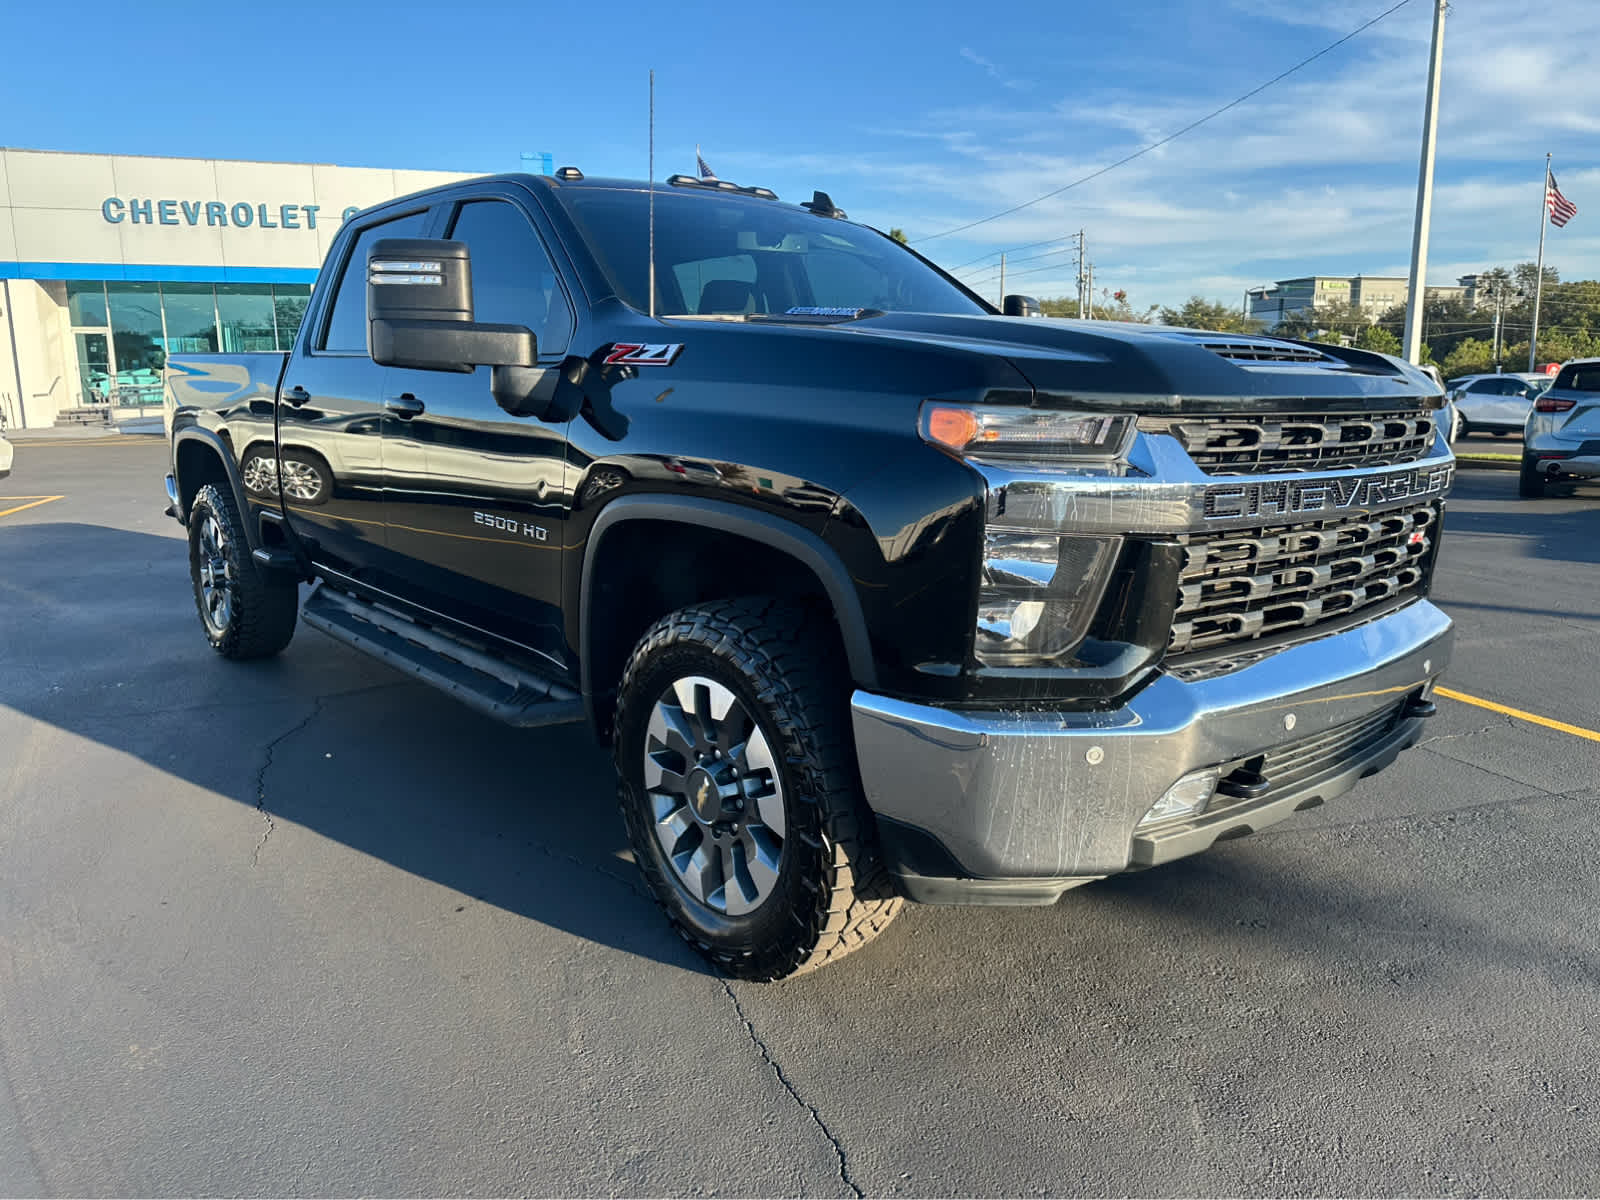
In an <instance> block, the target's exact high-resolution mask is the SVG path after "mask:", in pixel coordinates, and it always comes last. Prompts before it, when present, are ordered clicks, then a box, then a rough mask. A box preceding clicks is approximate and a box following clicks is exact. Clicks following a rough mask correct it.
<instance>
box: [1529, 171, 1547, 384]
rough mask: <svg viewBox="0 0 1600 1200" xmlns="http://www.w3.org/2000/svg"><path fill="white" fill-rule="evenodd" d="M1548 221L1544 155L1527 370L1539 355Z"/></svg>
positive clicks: (1530, 369)
mask: <svg viewBox="0 0 1600 1200" xmlns="http://www.w3.org/2000/svg"><path fill="white" fill-rule="evenodd" d="M1549 223H1550V156H1549V155H1548V154H1546V155H1545V156H1544V191H1542V192H1540V193H1539V269H1538V271H1537V272H1535V274H1534V283H1533V332H1532V333H1531V334H1530V335H1529V336H1528V370H1529V371H1532V370H1533V364H1534V360H1535V359H1537V358H1538V356H1539V302H1540V301H1541V300H1543V299H1544V227H1545V226H1546V225H1548V224H1549Z"/></svg>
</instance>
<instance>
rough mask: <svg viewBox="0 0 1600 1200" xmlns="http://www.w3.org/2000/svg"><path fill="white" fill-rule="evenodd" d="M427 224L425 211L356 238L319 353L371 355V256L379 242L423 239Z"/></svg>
mask: <svg viewBox="0 0 1600 1200" xmlns="http://www.w3.org/2000/svg"><path fill="white" fill-rule="evenodd" d="M427 223H428V212H427V210H426V209H424V210H423V211H422V212H416V213H409V214H407V215H406V216H403V217H396V218H395V219H394V220H392V221H384V222H383V223H382V224H379V225H369V226H368V227H367V228H365V229H363V230H362V231H361V232H360V233H359V234H357V235H356V244H355V248H354V249H353V250H351V252H350V257H349V258H348V259H347V260H346V261H345V266H344V274H343V275H342V276H340V278H339V290H338V291H337V292H335V293H334V297H333V315H332V316H331V317H330V318H329V319H328V328H327V332H326V333H324V334H323V336H322V344H321V345H320V346H319V347H318V349H320V350H333V351H340V352H344V353H350V352H355V353H357V354H365V353H366V352H367V255H368V254H369V253H371V251H372V243H373V242H375V241H377V240H378V239H379V238H389V237H421V236H422V234H423V231H424V230H425V229H426V228H427Z"/></svg>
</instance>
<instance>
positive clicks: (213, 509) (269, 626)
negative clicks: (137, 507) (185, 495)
mask: <svg viewBox="0 0 1600 1200" xmlns="http://www.w3.org/2000/svg"><path fill="white" fill-rule="evenodd" d="M208 518H210V519H215V521H216V523H217V526H218V527H219V528H220V529H221V531H222V533H223V535H224V541H223V544H222V546H221V551H222V557H223V559H224V560H225V561H226V564H227V578H228V584H229V590H230V596H229V610H228V616H227V620H226V621H225V622H222V623H221V625H220V627H219V625H218V624H217V623H216V622H214V621H213V620H212V618H211V616H210V615H209V613H208V610H207V607H206V602H205V598H204V593H203V590H202V583H201V559H202V557H203V551H202V549H201V538H202V534H201V530H202V527H203V526H204V525H205V522H206V521H207V519H208ZM189 580H190V583H191V584H192V587H193V591H194V603H195V610H196V612H197V613H198V614H199V617H200V628H201V630H202V631H204V633H205V635H206V641H208V642H210V643H211V648H212V649H213V650H215V651H216V652H217V653H218V654H220V655H222V656H223V657H224V658H231V659H238V660H244V659H251V658H269V657H271V656H272V655H274V654H276V653H278V651H280V650H282V649H283V648H284V647H285V646H287V645H288V644H289V639H290V638H292V637H293V636H294V624H295V618H296V616H297V615H298V612H299V606H300V594H299V586H298V581H297V580H295V579H294V578H293V577H292V576H289V575H286V574H284V573H283V572H281V571H269V570H264V569H263V568H262V567H260V566H258V565H257V563H256V561H255V560H254V559H253V558H251V557H250V543H249V541H248V540H247V539H246V538H245V534H244V522H243V521H242V520H241V519H240V517H239V508H238V506H237V505H236V504H235V503H234V499H233V496H232V495H231V494H230V493H229V492H228V491H227V490H226V489H224V488H221V487H218V486H216V485H215V484H210V483H208V484H206V485H205V486H204V487H202V488H201V489H200V490H199V492H197V493H196V494H195V498H194V503H193V504H191V505H190V508H189Z"/></svg>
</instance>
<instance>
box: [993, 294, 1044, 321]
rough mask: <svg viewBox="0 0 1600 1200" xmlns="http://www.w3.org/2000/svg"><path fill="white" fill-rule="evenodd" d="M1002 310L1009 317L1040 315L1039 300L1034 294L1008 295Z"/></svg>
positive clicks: (1001, 307)
mask: <svg viewBox="0 0 1600 1200" xmlns="http://www.w3.org/2000/svg"><path fill="white" fill-rule="evenodd" d="M1000 311H1001V312H1003V313H1004V314H1005V315H1006V316H1008V317H1040V316H1043V315H1044V314H1043V313H1042V312H1041V311H1040V309H1039V302H1038V301H1037V300H1035V299H1034V298H1033V297H1032V296H1007V297H1006V298H1005V302H1004V303H1002V304H1001V305H1000Z"/></svg>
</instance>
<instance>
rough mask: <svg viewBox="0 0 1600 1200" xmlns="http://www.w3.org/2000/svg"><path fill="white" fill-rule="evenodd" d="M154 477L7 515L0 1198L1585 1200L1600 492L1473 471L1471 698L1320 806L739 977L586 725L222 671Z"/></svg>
mask: <svg viewBox="0 0 1600 1200" xmlns="http://www.w3.org/2000/svg"><path fill="white" fill-rule="evenodd" d="M1491 440H1492V439H1491ZM1502 445H1503V443H1502ZM1512 448H1514V444H1513V447H1512ZM164 454H165V451H164V447H163V445H162V444H161V442H160V439H150V438H134V437H125V438H122V439H120V440H112V439H106V440H105V441H104V442H103V443H102V442H91V443H83V444H67V443H58V444H48V445H45V444H23V445H19V446H18V447H17V464H16V469H15V472H14V474H13V475H12V477H11V478H10V479H8V480H5V481H0V1193H5V1194H53V1195H99V1194H188V1193H205V1194H222V1195H227V1194H268V1195H297V1194H332V1193H337V1194H357V1193H360V1194H398V1195H409V1194H456V1193H494V1194H509V1193H528V1194H612V1193H640V1194H662V1193H665V1194H713V1193H716V1194H732V1195H741V1194H768V1193H804V1194H810V1195H821V1196H835V1195H842V1196H850V1195H858V1194H866V1195H894V1194H946V1195H948V1194H967V1193H980V1194H1009V1195H1022V1194H1035V1193H1038V1194H1055V1193H1075V1194H1081V1193H1092V1194H1126V1193H1135V1194H1152V1193H1154V1194H1160V1193H1179V1194H1193V1193H1208V1194H1286V1193H1319V1194H1462V1195H1465V1194H1483V1193H1493V1194H1524V1195H1527V1194H1549V1195H1560V1194H1582V1193H1592V1192H1593V1191H1594V1189H1595V1186H1596V1180H1597V1179H1600V1137H1597V1134H1596V1129H1597V1127H1600V1071H1597V1065H1600V1019H1597V1014H1600V920H1597V919H1596V912H1597V909H1600V871H1597V870H1596V865H1597V864H1600V832H1597V827H1596V820H1595V817H1596V812H1597V805H1600V735H1596V734H1595V733H1593V732H1592V731H1597V730H1600V683H1597V680H1600V489H1590V490H1588V491H1586V492H1580V493H1578V494H1577V495H1575V496H1568V497H1552V498H1549V499H1545V500H1541V501H1520V500H1518V499H1517V498H1516V483H1517V478H1516V475H1515V474H1514V473H1509V472H1463V474H1462V475H1461V476H1460V479H1459V483H1458V485H1457V488H1456V492H1455V495H1454V498H1453V500H1452V502H1451V506H1450V512H1449V516H1448V519H1447V531H1448V532H1447V536H1446V540H1445V543H1444V551H1443V561H1442V566H1441V570H1440V573H1439V576H1438V581H1437V586H1436V597H1437V598H1438V599H1439V600H1440V602H1441V603H1442V604H1443V605H1444V606H1445V607H1446V608H1447V609H1448V610H1449V611H1450V612H1451V613H1452V614H1453V615H1454V616H1455V618H1456V619H1457V621H1458V622H1459V635H1458V637H1459V640H1458V642H1457V648H1456V656H1455V659H1454V662H1453V664H1452V667H1451V671H1450V675H1449V679H1448V684H1449V687H1450V688H1451V690H1452V692H1453V693H1454V694H1455V695H1456V696H1460V697H1466V698H1467V699H1446V700H1441V701H1440V708H1441V713H1440V715H1439V716H1438V717H1437V718H1436V719H1435V727H1434V728H1433V729H1431V730H1430V733H1429V736H1428V739H1427V741H1426V742H1425V744H1424V745H1423V746H1421V747H1420V748H1419V749H1417V750H1414V751H1412V752H1410V753H1408V754H1407V755H1405V756H1403V757H1402V759H1401V761H1400V762H1399V763H1398V764H1397V765H1396V767H1395V768H1393V769H1392V770H1391V771H1389V772H1386V773H1385V774H1383V775H1381V776H1378V777H1376V778H1374V779H1370V780H1367V781H1366V782H1365V783H1363V784H1362V785H1361V786H1360V787H1359V788H1358V789H1357V790H1356V791H1355V792H1353V793H1351V794H1350V795H1348V796H1346V797H1344V798H1343V799H1341V800H1339V801H1337V802H1335V803H1333V804H1330V805H1328V806H1326V807H1324V808H1321V809H1317V810H1315V811H1312V812H1308V813H1303V814H1300V815H1299V816H1298V817H1296V818H1294V819H1293V820H1292V821H1290V822H1289V823H1287V824H1285V825H1281V826H1278V827H1276V828H1275V829H1274V830H1272V831H1268V832H1266V833H1263V834H1260V835H1257V836H1255V837H1251V838H1246V839H1243V840H1240V841H1234V842H1230V843H1226V844H1224V845H1221V846H1219V847H1217V848H1216V849H1214V850H1213V851H1211V852H1210V853H1208V854H1206V855H1203V856H1201V857H1199V858H1195V859H1191V860H1188V861H1185V862H1182V863H1178V864H1175V865H1172V866H1168V867H1165V868H1161V869H1158V870H1154V871H1150V872H1146V873H1143V874H1139V875H1132V876H1126V877H1122V878H1119V879H1115V880H1111V881H1107V882H1104V883H1101V884H1097V885H1091V886H1089V887H1087V888H1083V889H1081V890H1079V891H1076V892H1071V893H1068V895H1067V896H1066V897H1065V898H1064V899H1063V900H1062V902H1061V903H1059V904H1058V905H1056V906H1055V907H1053V908H1047V909H1022V910H986V909H931V908H922V909H915V908H914V909H912V910H910V911H909V912H908V913H907V914H906V915H905V916H903V917H902V918H901V920H900V921H899V923H898V924H897V925H896V926H895V928H894V929H893V930H891V931H890V932H889V933H888V934H887V935H885V936H884V937H883V938H882V939H880V940H879V941H878V942H877V943H875V944H874V945H873V946H871V947H869V948H868V949H866V950H864V951H862V952H861V953H859V954H857V955H855V956H853V957H851V958H850V959H848V960H846V961H845V962H844V963H842V964H840V965H838V966H836V967H832V968H829V969H827V970H824V971H822V972H820V973H818V974H816V975H812V976H808V977H803V978H801V979H799V980H795V981H792V982H789V983H785V984H779V985H772V986H759V985H749V984H734V985H731V986H730V985H729V984H727V983H725V982H724V981H722V980H721V979H719V978H717V977H715V976H714V975H712V974H709V973H708V972H707V970H706V969H705V968H704V966H703V965H702V964H701V961H700V960H699V959H698V958H697V957H695V956H694V955H693V954H692V953H690V952H689V951H688V950H687V949H686V948H685V947H684V946H683V945H682V944H681V943H680V942H679V941H678V939H677V938H676V937H675V936H674V935H673V934H671V933H670V932H669V931H668V929H667V927H666V925H665V923H664V922H663V921H662V920H661V919H660V917H659V916H658V915H657V913H656V912H655V910H654V908H653V906H652V905H651V904H650V903H649V902H648V901H647V900H646V899H645V897H644V895H643V894H642V892H641V890H640V886H639V885H638V884H637V883H636V881H635V879H634V874H633V868H632V866H631V864H630V863H629V862H628V861H627V858H626V854H625V850H624V846H625V839H624V835H623V831H622V828H621V823H620V820H619V819H618V817H617V815H616V812H615V808H614V805H613V801H612V786H611V781H610V767H609V763H608V761H607V759H606V757H605V756H604V755H603V754H602V752H601V751H600V750H598V749H597V748H596V747H595V746H594V745H593V744H592V743H591V742H590V741H589V740H588V739H587V738H586V736H584V735H583V734H581V733H579V732H577V731H576V730H573V729H554V730H544V731H539V730H535V731H528V732H515V731H508V730H506V729H504V728H502V727H499V726H496V725H494V724H492V723H490V722H489V721H487V720H485V719H482V718H480V717H478V716H476V715H475V714H473V713H472V712H470V711H468V710H466V709H464V708H462V707H460V706H458V705H457V704H455V703H454V702H452V701H451V700H449V699H447V698H445V697H443V696H441V695H439V694H437V693H435V692H433V691H430V690H427V689H425V688H423V687H421V686H419V685H414V684H411V683H409V682H406V681H404V680H402V679H401V678H400V677H399V676H398V675H395V674H393V673H391V672H390V671H388V670H387V669H386V668H383V667H381V666H377V665H374V664H372V663H370V662H368V661H367V660H365V659H363V658H361V657H359V656H357V655H355V654H354V653H353V652H350V651H348V650H346V649H344V648H343V647H341V646H339V645H337V644H335V643H333V642H331V641H329V640H327V639H325V638H323V637H322V636H321V635H319V634H317V633H315V632H313V631H311V630H308V629H302V630H301V631H300V633H299V634H298V635H297V637H296V640H295V642H294V643H293V644H292V645H291V646H290V648H289V650H288V651H287V652H286V653H285V654H284V655H283V656H281V657H280V658H279V659H277V660H274V661H272V662H269V663H265V664H258V665H252V666H239V665H234V664H230V663H227V662H224V661H222V660H221V659H219V658H217V657H216V656H215V655H214V654H213V653H212V652H211V651H210V650H209V649H208V648H207V647H206V645H205V642H204V640H203V639H202V637H201V635H200V632H199V629H198V627H197V622H196V617H195V613H194V606H193V602H192V599H191V597H190V592H189V584H188V578H187V566H186V559H185V551H184V544H183V541H182V531H181V530H180V529H179V528H178V526H177V525H176V524H174V523H173V522H172V521H170V520H168V519H167V518H165V517H163V516H162V515H161V511H160V510H161V507H162V505H163V503H164V499H163V497H162V495H161V475H162V473H163V470H164ZM50 497H54V498H50ZM47 498H50V499H47ZM1485 703H1487V704H1492V705H1499V706H1503V707H1509V708H1512V709H1516V710H1522V711H1524V712H1527V713H1530V714H1535V715H1538V716H1541V717H1544V718H1547V719H1549V720H1550V721H1553V722H1556V723H1560V724H1564V725H1565V726H1566V728H1557V727H1555V726H1554V725H1551V724H1538V723H1534V722H1532V721H1529V720H1525V719H1522V718H1520V717H1516V716H1511V715H1507V714H1506V713H1504V712H1502V711H1498V710H1496V709H1493V708H1488V707H1484V706H1483V705H1484V704H1485ZM1586 734H1587V736H1585V735H1586Z"/></svg>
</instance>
